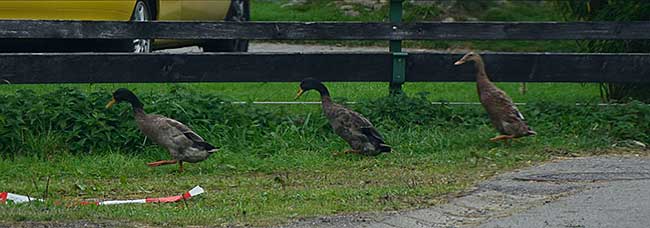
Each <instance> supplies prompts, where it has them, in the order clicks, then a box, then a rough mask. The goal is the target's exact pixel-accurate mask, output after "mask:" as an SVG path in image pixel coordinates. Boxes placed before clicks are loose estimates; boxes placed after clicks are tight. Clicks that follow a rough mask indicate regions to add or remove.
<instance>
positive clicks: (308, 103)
mask: <svg viewBox="0 0 650 228" xmlns="http://www.w3.org/2000/svg"><path fill="white" fill-rule="evenodd" d="M221 103H226V102H221ZM230 103H232V104H255V105H320V104H321V102H320V101H251V102H248V101H233V102H230ZM343 103H344V104H357V103H359V102H356V101H346V102H343ZM431 104H432V105H481V103H479V102H440V101H433V102H431ZM515 105H520V106H524V105H528V103H515ZM575 105H576V106H590V105H597V106H621V105H625V104H608V103H598V104H589V103H575ZM649 105H650V104H649Z"/></svg>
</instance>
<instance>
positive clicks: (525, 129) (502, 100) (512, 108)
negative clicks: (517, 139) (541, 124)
mask: <svg viewBox="0 0 650 228" xmlns="http://www.w3.org/2000/svg"><path fill="white" fill-rule="evenodd" d="M493 100H494V102H492V104H491V105H492V106H493V107H492V109H493V110H494V111H493V113H490V115H491V118H495V117H496V119H498V122H497V124H499V125H501V126H500V128H501V129H502V130H503V131H504V132H505V133H508V134H513V135H517V136H520V135H531V134H535V132H534V131H533V130H532V129H531V128H530V127H529V126H528V123H527V122H526V118H525V117H524V115H523V114H522V113H521V112H520V111H519V109H518V108H517V106H516V105H515V103H514V102H513V101H512V99H511V98H510V97H509V96H508V95H507V94H506V93H505V92H503V91H502V90H500V89H497V90H495V91H494V94H493ZM492 116H494V117H492Z"/></svg>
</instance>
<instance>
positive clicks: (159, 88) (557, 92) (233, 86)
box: [0, 82, 600, 103]
mask: <svg viewBox="0 0 650 228" xmlns="http://www.w3.org/2000/svg"><path fill="white" fill-rule="evenodd" d="M326 84H327V86H328V88H329V89H330V92H331V94H332V96H333V97H335V98H339V99H344V100H346V101H359V100H363V99H372V98H376V97H381V96H386V95H388V84H387V83H379V82H373V83H356V82H333V83H326ZM497 85H498V86H499V87H501V88H502V89H503V90H505V91H506V92H507V93H508V94H509V95H511V96H512V97H513V99H514V100H515V101H516V102H529V101H553V102H559V103H576V102H581V103H582V102H591V103H593V102H598V101H600V92H599V89H598V88H599V86H598V84H573V83H527V88H528V92H527V93H526V94H521V93H519V87H520V85H521V84H520V83H498V84H497ZM62 86H66V87H73V88H78V89H80V90H82V91H85V92H92V91H97V90H102V89H106V90H111V91H112V90H115V89H117V88H121V87H126V88H130V89H134V91H137V92H139V93H152V94H156V93H163V92H168V91H170V90H171V89H173V88H176V87H178V86H181V87H183V88H185V89H188V90H191V91H194V92H196V93H198V94H211V95H218V96H220V97H224V98H228V99H230V100H238V101H293V100H294V98H295V95H296V92H297V90H298V83H178V84H174V83H168V84H160V83H151V84H119V83H116V84H92V85H88V84H68V85H55V84H50V85H2V87H3V89H2V90H1V91H0V94H13V93H15V92H16V91H17V90H20V89H30V90H34V91H36V92H37V93H44V92H51V91H53V90H56V89H58V88H61V87H62ZM403 89H404V91H405V92H406V93H407V94H411V95H416V94H419V93H428V94H427V97H428V98H429V99H430V100H433V101H450V102H478V96H477V93H476V83H474V82H470V83H449V82H444V83H419V82H418V83H406V84H404V87H403ZM317 100H318V93H316V92H310V93H307V94H306V96H304V97H303V98H301V99H300V100H299V101H317Z"/></svg>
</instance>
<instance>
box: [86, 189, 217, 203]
mask: <svg viewBox="0 0 650 228" xmlns="http://www.w3.org/2000/svg"><path fill="white" fill-rule="evenodd" d="M204 192H205V191H204V190H203V188H201V186H196V187H194V188H193V189H192V190H190V191H188V192H185V193H183V194H181V195H178V196H169V197H161V198H145V199H134V200H107V201H95V202H92V201H91V202H88V201H86V202H81V204H83V205H116V204H130V203H173V202H178V201H181V200H184V199H189V198H192V197H194V196H197V195H199V194H201V193H204Z"/></svg>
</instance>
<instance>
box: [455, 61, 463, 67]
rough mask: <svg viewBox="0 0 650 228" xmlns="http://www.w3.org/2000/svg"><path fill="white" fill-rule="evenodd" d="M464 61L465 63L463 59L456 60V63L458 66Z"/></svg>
mask: <svg viewBox="0 0 650 228" xmlns="http://www.w3.org/2000/svg"><path fill="white" fill-rule="evenodd" d="M463 63H465V61H463V60H458V61H456V62H455V63H454V65H456V66H458V65H462V64H463Z"/></svg>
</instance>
